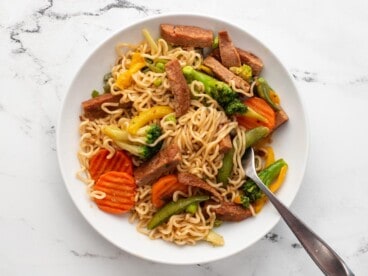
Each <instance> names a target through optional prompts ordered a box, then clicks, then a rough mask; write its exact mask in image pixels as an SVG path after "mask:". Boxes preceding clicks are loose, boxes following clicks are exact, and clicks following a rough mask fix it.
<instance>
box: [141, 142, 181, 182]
mask: <svg viewBox="0 0 368 276" xmlns="http://www.w3.org/2000/svg"><path fill="white" fill-rule="evenodd" d="M180 161H181V153H180V149H179V147H178V146H177V145H175V144H172V145H169V146H168V147H166V148H164V149H162V150H161V151H159V153H158V154H156V155H155V156H154V157H153V158H152V159H151V160H149V161H147V162H146V163H144V164H142V165H141V166H140V167H138V168H136V169H135V170H134V177H135V182H136V183H137V185H144V184H148V183H152V182H153V181H155V180H157V179H158V178H159V177H160V176H162V175H164V174H166V173H168V172H171V171H173V170H174V169H175V168H176V166H177V165H178V164H179V162H180Z"/></svg>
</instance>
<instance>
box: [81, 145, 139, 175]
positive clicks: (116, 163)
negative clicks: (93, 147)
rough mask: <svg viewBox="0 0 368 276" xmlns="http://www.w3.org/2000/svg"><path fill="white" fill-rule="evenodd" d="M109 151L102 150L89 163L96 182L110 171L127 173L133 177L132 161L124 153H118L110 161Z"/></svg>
mask: <svg viewBox="0 0 368 276" xmlns="http://www.w3.org/2000/svg"><path fill="white" fill-rule="evenodd" d="M109 153H110V152H109V151H108V150H107V149H100V150H99V151H98V152H97V153H96V154H95V155H94V156H92V158H91V160H90V162H89V169H88V171H89V173H90V175H91V177H92V179H93V180H94V181H97V180H98V178H99V177H100V176H101V175H102V174H104V173H106V172H109V171H117V172H126V173H128V174H130V175H133V163H132V159H131V158H130V157H129V156H128V155H127V154H126V153H124V152H123V151H116V152H115V154H114V155H113V157H112V158H110V159H108V158H107V156H108V155H109Z"/></svg>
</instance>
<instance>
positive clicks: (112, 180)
mask: <svg viewBox="0 0 368 276" xmlns="http://www.w3.org/2000/svg"><path fill="white" fill-rule="evenodd" d="M93 190H95V191H100V192H104V193H105V194H106V196H105V197H104V198H102V199H97V198H94V201H95V202H96V204H97V206H98V208H100V209H101V210H103V211H105V212H107V213H112V214H123V213H126V212H128V211H129V210H130V209H132V208H133V206H134V203H135V200H134V197H135V193H136V184H135V180H134V178H133V176H131V175H130V174H128V173H126V172H117V171H111V172H107V173H104V174H103V175H101V176H100V178H99V179H98V181H97V183H96V184H95V185H94V186H93Z"/></svg>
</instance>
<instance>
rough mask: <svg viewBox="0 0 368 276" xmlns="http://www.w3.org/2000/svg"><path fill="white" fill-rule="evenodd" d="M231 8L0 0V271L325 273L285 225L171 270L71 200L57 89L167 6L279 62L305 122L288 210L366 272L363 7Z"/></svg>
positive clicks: (367, 40)
mask: <svg viewBox="0 0 368 276" xmlns="http://www.w3.org/2000/svg"><path fill="white" fill-rule="evenodd" d="M234 2H235V1H234ZM237 2H239V3H240V2H241V4H237V5H234V6H233V5H229V3H230V1H227V2H226V3H225V2H224V1H205V0H202V1H197V0H186V1H162V0H161V1H148V0H146V1H143V0H141V1H134V2H132V1H120V0H115V1H114V0H93V1H91V0H79V1H73V0H59V1H56V0H48V1H47V0H12V1H5V0H3V1H1V2H0V53H1V54H0V83H1V87H2V92H1V93H0V123H1V126H2V128H1V129H2V130H1V143H0V156H1V157H0V187H1V194H2V196H1V200H0V275H143V274H145V275H193V276H197V275H233V276H236V275H321V273H320V272H319V270H318V269H317V268H316V266H315V265H314V263H313V262H312V261H311V260H310V259H309V258H308V256H307V254H306V253H305V252H304V250H303V249H302V248H301V246H300V244H299V243H298V241H297V240H296V238H294V236H293V235H292V234H291V232H290V231H289V230H288V228H287V227H286V226H285V224H284V223H283V222H280V223H279V224H278V225H277V226H276V227H275V228H274V229H273V230H272V231H271V232H270V233H269V234H268V235H266V236H265V237H264V238H263V239H262V240H260V241H259V242H257V243H256V244H254V245H253V246H252V247H250V248H248V249H247V250H245V251H243V252H241V253H239V254H237V255H235V256H233V257H231V258H227V259H224V260H221V261H217V262H214V263H208V264H201V265H191V266H172V265H163V264H155V263H152V262H149V261H145V260H142V259H139V258H136V257H133V256H131V255H129V254H127V253H125V252H123V251H121V250H119V249H118V248H116V247H115V246H113V245H111V244H110V243H109V242H107V241H106V240H105V239H104V238H102V237H100V236H99V235H98V234H97V233H96V232H95V231H94V230H93V229H92V228H91V227H90V226H89V224H88V223H87V222H86V221H85V220H84V219H83V218H82V216H81V215H80V213H79V212H78V210H77V209H76V208H75V206H74V205H73V204H72V202H71V200H70V198H69V195H68V194H67V192H66V189H65V187H64V184H63V182H62V179H61V175H60V172H59V168H58V164H57V159H56V154H57V153H56V148H55V128H56V121H57V117H58V113H59V110H60V107H61V101H62V99H63V97H64V95H65V93H66V89H67V87H68V86H69V84H70V81H71V79H72V77H73V75H74V74H75V72H76V70H77V68H78V66H79V65H80V64H81V62H82V61H83V60H84V59H85V58H86V56H87V54H88V53H89V51H91V50H92V49H93V48H94V47H95V46H96V44H97V43H99V42H101V41H102V40H103V39H104V38H106V37H107V36H108V35H110V34H111V33H112V32H114V31H115V30H117V29H119V28H121V27H123V26H126V25H128V24H130V23H131V22H132V21H134V20H137V19H140V18H144V17H146V16H149V15H153V14H158V13H166V12H196V13H207V14H209V15H212V16H218V17H221V18H224V19H226V20H229V21H232V22H234V23H236V24H239V25H242V26H244V28H246V29H247V30H248V31H249V32H250V33H252V34H254V35H256V36H257V37H258V38H259V39H260V40H261V41H262V42H264V43H265V44H266V45H267V46H268V47H269V48H271V49H272V50H273V51H274V52H275V53H276V54H277V55H278V56H279V57H280V58H281V60H282V61H283V62H284V64H285V65H286V67H287V69H288V70H289V71H290V72H291V73H292V74H293V76H294V77H295V80H296V83H297V85H298V88H299V90H300V93H301V96H302V99H303V100H304V103H305V105H306V108H307V110H308V117H309V121H310V130H311V137H310V138H311V148H310V159H309V163H308V166H307V170H306V174H305V179H304V181H303V184H302V187H301V189H300V191H299V193H298V195H297V197H296V199H295V201H294V203H293V204H292V206H291V207H292V209H293V210H294V211H295V212H296V213H297V214H299V216H300V217H302V218H303V219H304V221H305V222H306V223H307V224H309V225H310V226H311V227H312V229H314V230H315V231H316V232H317V233H319V234H320V235H321V236H322V237H323V238H324V239H325V240H326V241H328V242H329V243H330V244H331V245H332V246H333V247H334V248H335V249H336V251H337V252H338V253H339V254H340V255H341V256H342V257H343V258H344V259H345V260H346V262H347V263H348V264H349V265H350V267H351V268H352V269H353V271H354V272H355V273H356V275H367V273H368V219H367V217H368V200H367V195H368V179H367V173H366V171H367V167H368V161H367V154H368V151H367V142H366V137H367V135H368V124H367V123H366V118H367V117H368V109H367V104H368V54H367V45H368V16H367V10H368V4H367V3H368V2H366V1H365V0H357V1H350V2H347V1H333V0H327V1H323V2H322V1H317V0H310V1H304V2H301V1H293V0H287V1H282V2H280V1H237Z"/></svg>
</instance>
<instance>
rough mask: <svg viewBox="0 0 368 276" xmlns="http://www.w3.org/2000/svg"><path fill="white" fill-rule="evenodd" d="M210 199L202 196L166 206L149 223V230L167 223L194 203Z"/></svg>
mask: <svg viewBox="0 0 368 276" xmlns="http://www.w3.org/2000/svg"><path fill="white" fill-rule="evenodd" d="M209 198H210V197H209V196H207V195H201V196H192V197H188V198H181V199H178V200H177V201H175V202H174V201H172V202H170V203H168V204H166V205H165V206H163V207H162V208H161V209H159V210H158V211H157V212H156V213H155V214H154V215H153V217H152V219H151V220H150V221H149V222H148V224H147V228H148V229H149V230H152V229H154V228H156V227H157V226H159V225H160V224H162V223H164V222H166V221H167V220H168V219H169V218H170V217H171V216H172V215H175V214H178V213H181V212H183V211H185V209H186V208H187V207H188V206H189V205H191V204H193V203H199V202H202V201H206V200H208V199H209Z"/></svg>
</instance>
